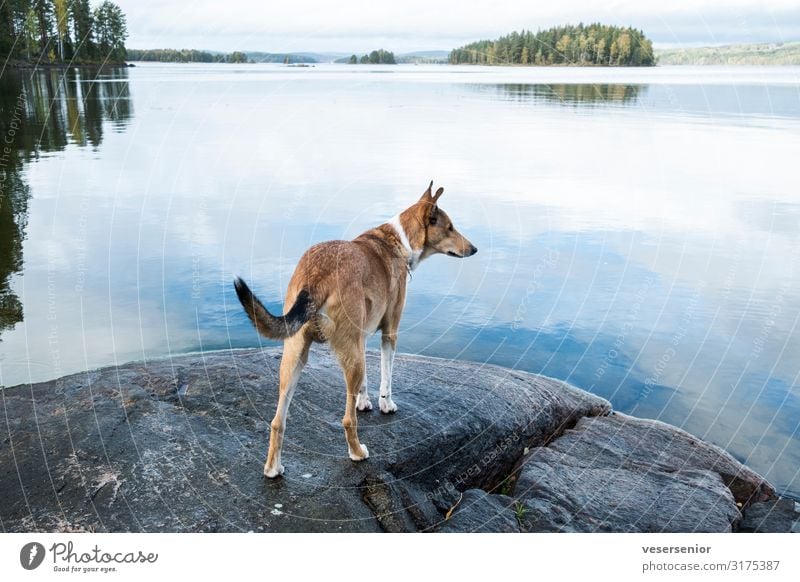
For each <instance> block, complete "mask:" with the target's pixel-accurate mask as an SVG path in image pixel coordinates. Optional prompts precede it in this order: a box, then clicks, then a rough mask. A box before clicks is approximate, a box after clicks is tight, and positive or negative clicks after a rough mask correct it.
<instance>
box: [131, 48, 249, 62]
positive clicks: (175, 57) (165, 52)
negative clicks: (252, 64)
mask: <svg viewBox="0 0 800 582" xmlns="http://www.w3.org/2000/svg"><path fill="white" fill-rule="evenodd" d="M127 58H128V60H129V61H153V62H158V63H247V62H249V59H248V58H247V55H246V54H245V53H243V52H239V51H235V52H232V53H228V54H224V53H211V52H208V51H199V50H196V49H180V50H177V49H148V50H142V49H128V57H127Z"/></svg>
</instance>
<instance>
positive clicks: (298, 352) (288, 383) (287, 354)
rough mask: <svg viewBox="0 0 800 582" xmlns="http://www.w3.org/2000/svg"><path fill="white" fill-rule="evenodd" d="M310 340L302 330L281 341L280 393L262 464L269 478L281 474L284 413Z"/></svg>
mask: <svg viewBox="0 0 800 582" xmlns="http://www.w3.org/2000/svg"><path fill="white" fill-rule="evenodd" d="M310 346H311V340H310V339H309V338H307V337H306V335H305V333H303V332H302V331H301V332H300V333H298V334H296V335H294V336H292V337H290V338H289V339H287V340H286V341H285V342H284V343H283V357H282V358H281V369H280V394H279V396H278V409H277V410H276V411H275V418H273V419H272V424H271V425H270V433H269V453H268V454H267V462H266V464H265V465H264V475H265V476H266V477H269V478H273V477H277V476H278V475H282V474H283V465H281V449H282V448H283V434H284V432H285V431H286V415H287V413H288V412H289V405H290V404H291V403H292V396H293V395H294V390H295V388H297V382H298V380H299V379H300V373H301V372H302V371H303V367H304V366H305V365H306V362H308V349H309V347H310Z"/></svg>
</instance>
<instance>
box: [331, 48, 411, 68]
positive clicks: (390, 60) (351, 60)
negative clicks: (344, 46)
mask: <svg viewBox="0 0 800 582" xmlns="http://www.w3.org/2000/svg"><path fill="white" fill-rule="evenodd" d="M334 63H347V64H348V65H396V64H397V61H396V60H395V58H394V53H393V52H391V51H385V50H383V49H378V50H376V51H372V52H371V53H369V54H368V55H363V56H362V57H361V58H358V57H357V56H356V55H350V56H349V57H344V58H341V59H336V60H335V61H334Z"/></svg>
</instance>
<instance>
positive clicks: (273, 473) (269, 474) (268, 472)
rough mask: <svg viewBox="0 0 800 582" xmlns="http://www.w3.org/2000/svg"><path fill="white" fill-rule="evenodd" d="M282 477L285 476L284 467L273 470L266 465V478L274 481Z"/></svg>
mask: <svg viewBox="0 0 800 582" xmlns="http://www.w3.org/2000/svg"><path fill="white" fill-rule="evenodd" d="M281 475H283V465H278V466H277V467H273V468H269V467H267V466H266V465H264V477H268V478H269V479H274V478H275V477H280V476H281Z"/></svg>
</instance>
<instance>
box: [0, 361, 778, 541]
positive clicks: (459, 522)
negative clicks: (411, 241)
mask: <svg viewBox="0 0 800 582" xmlns="http://www.w3.org/2000/svg"><path fill="white" fill-rule="evenodd" d="M379 361H380V358H379V355H378V354H376V353H372V352H370V353H368V355H367V368H368V377H369V378H370V379H371V380H372V383H371V392H372V396H373V399H375V397H376V395H375V392H376V390H375V385H376V383H377V382H376V381H377V379H378V378H379V377H380V372H379ZM279 362H280V350H275V349H267V350H235V351H221V352H210V353H205V354H190V355H185V356H179V357H175V358H172V359H169V360H157V361H150V362H148V363H131V364H125V365H122V366H118V367H113V368H106V369H102V370H96V371H91V372H87V373H84V374H76V375H73V376H68V377H65V378H60V379H58V380H54V381H52V382H45V383H41V384H35V385H33V386H28V385H23V386H18V387H15V388H7V389H5V390H3V391H2V392H1V393H0V435H2V436H0V439H2V440H0V463H1V464H2V466H3V467H6V468H7V470H5V471H3V472H2V473H0V500H2V501H0V527H2V529H3V530H5V531H48V532H50V531H135V532H156V531H169V532H192V531H275V532H316V531H325V532H335V531H347V532H379V531H390V532H407V531H436V530H439V531H730V530H731V529H735V527H736V525H737V523H738V522H739V520H740V513H739V510H738V509H737V506H736V501H737V500H738V501H740V502H741V503H742V505H743V506H744V511H745V520H744V522H743V525H744V524H748V523H756V524H757V525H750V526H748V527H751V528H753V529H752V531H756V530H757V531H764V530H765V529H769V528H774V527H785V524H784V522H783V521H780V523H778V521H777V520H775V519H773V520H771V521H770V520H769V519H766V518H765V519H760V520H759V518H758V515H759V514H758V512H759V511H762V513H764V512H766V513H765V515H773V513H772V511H774V510H768V509H767V506H766V505H764V504H765V503H769V502H764V501H756V500H763V499H771V496H772V493H773V491H772V488H771V487H770V486H769V484H767V483H766V482H765V481H764V480H763V479H762V478H761V477H760V476H758V475H757V474H755V473H753V472H752V471H750V470H749V469H747V468H746V467H744V466H742V465H741V464H740V463H738V462H737V461H736V460H734V459H733V458H732V457H730V455H728V454H727V453H725V452H724V451H722V450H721V449H719V448H717V447H714V446H712V445H709V444H707V443H703V442H702V441H699V440H698V439H696V438H694V437H692V436H691V435H688V434H687V433H685V432H683V431H680V430H679V429H676V428H674V427H670V426H668V425H665V424H663V423H657V422H653V421H643V420H639V419H634V418H631V417H627V416H624V415H621V414H614V415H611V416H608V415H609V414H610V413H611V407H610V405H609V404H608V402H606V401H605V400H603V399H602V398H598V397H596V396H593V395H591V394H589V393H587V392H584V391H582V390H579V389H577V388H575V387H572V386H570V385H568V384H565V383H563V382H560V381H557V380H553V379H550V378H545V377H542V376H537V375H533V374H526V373H520V372H515V371H511V370H507V369H503V368H499V367H495V366H489V365H480V364H472V363H468V362H452V361H447V360H440V359H434V358H424V357H417V356H401V355H398V356H397V358H396V360H395V374H394V392H395V396H396V401H397V403H398V405H399V411H398V412H397V413H396V414H393V415H389V416H386V415H382V414H381V413H380V412H379V411H378V410H377V408H378V407H377V406H376V407H375V408H374V410H373V411H371V412H364V413H359V434H360V437H361V439H362V441H363V442H365V443H366V444H367V445H368V446H369V450H370V458H369V459H368V460H367V461H364V462H361V463H353V462H352V461H350V460H349V458H348V456H347V446H346V444H345V440H344V431H343V429H342V426H341V418H342V415H343V411H344V401H345V394H344V382H343V379H342V373H341V370H340V369H339V367H338V365H337V363H336V361H335V359H334V358H333V357H332V356H331V355H330V353H329V352H328V351H327V350H326V349H320V350H314V352H313V353H312V354H311V358H310V361H309V365H308V366H307V367H306V370H305V372H304V373H303V376H302V378H301V380H300V384H299V387H298V391H297V393H296V395H295V397H294V401H293V404H292V407H291V409H290V413H289V419H288V426H287V432H286V437H285V446H284V452H283V464H284V465H285V467H286V473H285V475H284V476H283V477H282V478H279V479H275V480H268V479H265V478H264V477H263V475H262V468H263V463H264V459H265V456H266V451H267V440H268V436H269V422H270V420H271V419H272V415H273V414H274V411H275V405H276V400H277V378H278V365H279ZM528 451H529V453H528V454H526V452H528ZM514 477H516V479H517V481H516V486H515V488H514V487H513V486H512V480H511V479H512V478H514ZM498 491H502V492H503V493H506V494H507V495H500V494H497V493H496V492H498ZM751 504H752V505H751ZM748 505H749V507H748ZM762 505H763V507H762ZM454 506H455V509H453V507H454ZM781 508H783V506H782V505H781ZM451 509H453V511H452V512H450V510H451ZM448 512H450V514H449V519H445V516H447V515H448Z"/></svg>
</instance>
